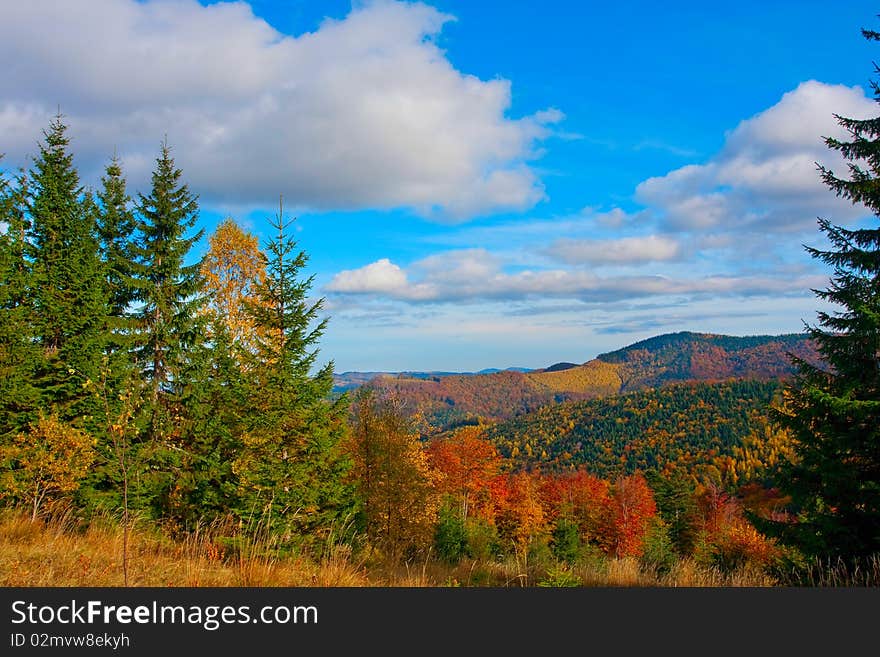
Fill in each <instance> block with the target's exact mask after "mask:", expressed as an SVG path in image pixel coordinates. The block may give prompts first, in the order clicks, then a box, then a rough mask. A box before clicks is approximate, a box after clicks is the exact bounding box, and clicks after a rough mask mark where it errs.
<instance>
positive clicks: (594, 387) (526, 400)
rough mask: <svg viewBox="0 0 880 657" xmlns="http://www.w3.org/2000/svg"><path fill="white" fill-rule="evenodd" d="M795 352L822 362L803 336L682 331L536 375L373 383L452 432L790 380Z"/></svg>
mask: <svg viewBox="0 0 880 657" xmlns="http://www.w3.org/2000/svg"><path fill="white" fill-rule="evenodd" d="M789 352H790V353H793V354H795V355H797V356H799V357H801V358H805V359H807V360H809V361H813V362H816V361H818V355H817V352H816V350H815V348H814V347H813V345H812V343H811V342H810V341H809V340H808V339H807V338H806V336H805V335H801V334H791V335H777V336H772V335H764V336H748V337H735V336H727V335H715V334H707V333H689V332H682V333H671V334H667V335H661V336H657V337H654V338H650V339H648V340H643V341H641V342H637V343H635V344H632V345H629V346H627V347H624V348H623V349H619V350H617V351H613V352H609V353H606V354H601V355H600V356H598V357H597V358H595V359H593V360H591V361H589V362H587V363H584V364H582V365H573V364H570V363H558V364H556V365H553V366H550V367H548V368H547V369H545V370H535V371H531V372H520V371H514V370H505V371H503V372H495V373H491V374H470V375H450V376H431V377H416V376H407V375H397V376H381V377H377V378H373V379H372V380H371V381H370V383H369V385H371V386H372V387H375V388H377V389H380V390H384V391H386V392H389V393H392V394H394V395H396V396H398V397H399V398H401V399H402V400H403V401H404V402H406V403H407V404H408V405H409V407H410V409H411V410H414V411H415V410H417V411H419V412H421V413H422V414H423V415H424V416H425V417H426V419H427V420H428V421H429V422H431V423H432V425H434V426H436V427H440V428H448V427H450V426H454V425H455V424H458V423H462V422H468V421H472V420H474V419H475V418H476V417H477V416H479V417H480V418H483V419H486V420H491V421H499V420H506V419H510V418H513V417H515V416H517V415H520V414H523V413H528V412H531V411H534V410H537V409H538V408H541V407H543V406H547V405H549V404H554V403H558V402H563V401H580V400H587V399H594V398H597V397H607V396H609V395H615V394H618V393H622V392H631V391H636V390H641V389H645V388H649V387H656V386H663V385H667V384H671V383H676V382H695V381H724V380H728V379H754V380H759V381H773V380H778V379H783V378H785V377H788V376H790V375H791V374H792V373H793V368H792V366H791V363H790V361H789V358H788V355H787V354H788V353H789ZM569 365H572V366H569Z"/></svg>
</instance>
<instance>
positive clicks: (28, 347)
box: [0, 172, 40, 442]
mask: <svg viewBox="0 0 880 657" xmlns="http://www.w3.org/2000/svg"><path fill="white" fill-rule="evenodd" d="M27 204H28V181H27V174H26V173H25V172H21V173H20V174H19V175H18V176H17V177H16V178H15V179H14V180H13V181H12V183H11V184H10V182H9V181H7V180H6V179H5V178H0V442H3V440H4V439H9V438H11V437H12V436H15V435H16V434H17V433H18V432H20V431H23V430H24V429H25V428H26V427H27V426H28V425H29V424H30V423H31V422H34V421H36V419H37V417H38V413H39V408H40V400H39V393H38V391H37V389H36V388H35V387H34V385H33V380H34V371H35V368H36V365H37V354H38V352H37V349H36V348H35V346H34V340H33V321H32V306H31V303H30V286H31V283H30V274H31V268H30V262H29V260H28V258H27V233H28V230H29V228H30V219H29V215H28V211H27Z"/></svg>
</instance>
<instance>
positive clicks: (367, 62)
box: [0, 0, 880, 371]
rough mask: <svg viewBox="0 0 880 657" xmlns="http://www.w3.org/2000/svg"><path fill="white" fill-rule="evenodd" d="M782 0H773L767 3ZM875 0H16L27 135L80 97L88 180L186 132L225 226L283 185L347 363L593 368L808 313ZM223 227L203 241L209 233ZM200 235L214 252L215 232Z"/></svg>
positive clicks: (9, 144)
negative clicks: (841, 120)
mask: <svg viewBox="0 0 880 657" xmlns="http://www.w3.org/2000/svg"><path fill="white" fill-rule="evenodd" d="M767 5H770V6H767ZM876 13H877V12H876V7H873V6H872V5H871V3H868V2H863V1H861V0H852V1H850V2H847V3H844V6H832V5H831V4H830V3H828V2H813V1H811V0H799V1H794V0H792V1H783V0H778V1H774V2H772V3H766V2H751V1H743V2H738V3H735V4H734V5H732V6H722V5H718V4H717V3H707V2H675V3H656V2H635V1H631V2H627V1H620V2H615V3H592V2H561V1H556V0H545V1H544V2H540V3H538V2H465V1H451V0H449V1H446V0H438V1H436V2H426V3H409V2H391V1H378V2H355V3H353V4H352V3H350V2H341V1H336V0H330V1H326V0H325V1H309V0H292V1H288V2H282V1H274V2H273V1H268V0H254V1H253V2H251V3H249V4H248V3H202V4H199V3H197V2H195V1H194V0H179V1H177V0H164V1H158V0H144V1H141V2H135V1H134V0H92V1H90V2H79V3H58V2H51V1H48V0H35V1H33V2H28V3H4V4H3V6H2V7H0V57H2V59H3V61H5V62H7V66H4V67H3V69H2V70H0V151H2V152H5V153H6V154H7V156H6V159H5V160H4V163H5V165H6V166H7V167H14V166H19V165H22V164H24V165H26V164H27V161H28V157H29V156H32V155H33V154H34V153H35V151H36V143H37V140H38V139H39V136H40V130H41V129H42V128H43V127H45V126H46V125H47V123H48V121H49V119H50V117H51V115H52V114H54V112H55V110H56V108H57V107H58V106H59V104H60V106H61V108H62V111H63V113H64V114H65V116H66V117H67V121H68V123H69V124H70V135H71V138H72V141H73V149H74V151H75V153H76V162H77V166H78V167H79V169H80V171H81V174H82V177H83V180H84V182H86V183H87V184H94V182H95V181H96V180H97V179H98V177H99V176H100V171H101V168H102V167H103V166H104V164H105V163H106V160H107V158H108V156H109V155H110V154H111V153H112V152H113V151H114V149H115V150H116V151H117V152H118V153H119V154H120V156H121V158H122V161H123V165H124V167H125V170H126V172H127V176H128V179H129V182H130V186H131V187H132V189H133V190H144V189H145V186H146V184H147V181H148V178H149V172H150V170H151V168H152V164H153V160H154V158H155V156H156V154H157V151H158V145H159V143H160V142H161V140H162V138H163V136H164V135H167V136H168V140H169V142H170V144H171V145H172V148H173V152H174V155H175V158H176V161H177V163H178V164H179V165H180V166H181V168H182V169H183V173H184V178H185V180H186V181H187V182H188V184H189V185H190V187H191V189H192V190H193V191H194V192H196V193H197V194H198V195H199V198H200V202H201V207H202V225H203V226H204V227H205V228H206V229H207V230H208V232H210V231H211V230H212V229H213V227H214V226H215V225H216V223H217V221H218V220H219V219H221V218H222V217H224V216H227V215H229V216H232V217H233V218H235V219H236V220H237V221H239V223H241V225H243V226H244V227H245V228H247V229H248V230H250V231H252V232H254V233H256V234H258V235H260V236H261V237H263V238H266V237H268V224H267V219H268V217H270V216H271V215H272V214H273V213H274V212H275V210H276V208H277V199H278V196H279V195H282V194H283V196H284V198H285V206H286V210H287V212H288V213H289V215H290V216H296V217H297V221H296V227H297V239H298V240H299V245H300V246H301V248H303V249H305V250H306V251H307V252H308V254H309V256H310V261H309V266H308V271H307V272H305V273H307V274H314V276H315V279H314V280H315V283H314V288H313V291H314V293H315V295H316V296H323V297H324V298H325V302H326V312H327V314H328V315H329V316H330V323H329V327H328V330H327V333H326V334H325V336H324V338H323V340H322V343H321V355H322V357H323V358H324V359H331V358H332V359H333V360H334V361H335V365H336V369H337V371H345V370H355V369H357V370H405V369H410V370H431V369H433V370H462V371H464V370H478V369H481V368H485V367H508V366H522V367H543V366H546V365H549V364H551V363H554V362H558V361H562V360H565V361H574V362H583V361H586V360H588V359H589V358H592V357H594V356H595V355H596V354H598V353H601V352H603V351H608V350H612V349H615V348H618V347H620V346H623V345H625V344H628V343H631V342H634V341H636V340H639V339H643V338H645V337H649V336H651V335H656V334H659V333H665V332H671V331H678V330H692V331H707V332H719V333H729V334H736V335H746V334H758V333H784V332H794V331H799V330H800V329H801V327H802V321H804V320H806V321H812V320H813V318H814V317H815V311H816V309H817V308H818V302H817V300H816V299H815V297H814V296H813V294H812V293H811V292H810V288H811V287H821V286H823V285H824V284H825V282H826V281H827V277H828V271H827V270H826V269H825V268H823V267H822V266H821V265H819V264H817V263H816V262H813V261H812V260H811V259H810V258H809V257H807V256H806V255H805V254H804V252H803V248H802V244H804V243H807V244H812V245H821V236H820V235H819V234H818V232H817V230H816V223H815V222H816V217H817V216H824V217H828V218H829V219H831V220H832V221H835V222H836V223H840V224H845V225H867V224H870V223H871V222H876V219H874V218H871V217H867V216H865V212H864V211H863V210H862V209H861V208H854V207H852V206H851V205H849V204H848V203H847V202H845V201H841V200H840V199H836V198H835V197H834V196H833V195H832V194H831V193H830V192H828V190H827V189H825V188H824V187H823V186H822V185H821V183H820V182H819V180H818V176H817V175H816V171H815V164H814V163H815V162H816V161H821V162H823V163H826V164H828V165H830V166H832V167H834V168H835V169H840V167H841V166H842V163H841V162H840V161H839V160H837V159H835V158H834V157H833V156H832V154H831V153H830V152H829V151H828V150H827V149H826V148H825V147H824V146H823V145H822V142H821V139H820V137H821V136H822V135H836V134H839V131H838V128H837V127H836V125H835V122H834V119H833V116H832V115H833V113H839V114H843V115H848V116H858V117H861V118H864V117H867V116H873V115H875V114H876V103H875V102H874V100H873V98H872V96H871V93H870V88H869V82H870V80H871V79H872V75H873V68H872V61H873V60H874V59H878V55H877V48H878V45H877V44H874V43H870V42H868V41H866V40H865V39H863V38H862V37H861V35H860V33H859V29H860V28H861V27H871V28H880V19H877V18H876V15H875V14H876ZM202 248H204V247H202ZM194 255H198V254H194Z"/></svg>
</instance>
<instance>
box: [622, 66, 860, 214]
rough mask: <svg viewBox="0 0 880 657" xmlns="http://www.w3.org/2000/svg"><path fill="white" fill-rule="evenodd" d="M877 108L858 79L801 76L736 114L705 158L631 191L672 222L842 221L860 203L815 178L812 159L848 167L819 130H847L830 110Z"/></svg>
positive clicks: (835, 133)
mask: <svg viewBox="0 0 880 657" xmlns="http://www.w3.org/2000/svg"><path fill="white" fill-rule="evenodd" d="M876 111H877V106H876V103H875V102H874V101H873V100H869V99H868V98H866V97H865V95H864V92H863V90H862V89H861V88H859V87H846V86H843V85H830V84H824V83H821V82H817V81H814V80H811V81H808V82H803V83H801V84H800V85H799V86H798V87H797V88H796V89H794V90H793V91H790V92H788V93H786V94H785V95H784V96H783V97H782V99H781V100H780V101H779V102H778V103H777V104H776V105H774V106H773V107H771V108H769V109H767V110H765V111H763V112H760V113H759V114H757V115H755V116H754V117H752V118H750V119H746V120H745V121H742V122H741V123H740V124H739V125H738V126H737V127H736V128H735V129H734V130H733V131H732V132H731V133H730V134H729V135H728V136H727V139H726V142H725V145H724V147H723V148H722V150H721V151H720V152H719V153H718V154H717V155H716V156H715V157H713V158H712V159H711V160H710V161H709V162H707V163H705V164H700V165H693V164H692V165H688V166H685V167H681V168H679V169H676V170H674V171H672V172H670V173H668V174H666V175H665V176H660V177H656V178H649V179H648V180H646V181H644V182H642V183H641V184H640V185H639V186H638V188H637V189H636V198H637V199H638V200H639V201H640V202H641V203H643V204H645V205H646V206H648V207H649V208H650V209H651V211H652V213H653V214H654V215H655V216H657V217H658V218H659V219H660V220H661V221H662V223H663V224H664V225H665V226H666V227H667V228H668V229H671V230H699V231H705V230H713V231H718V230H721V231H725V230H731V231H740V230H742V229H748V230H755V231H768V230H769V231H795V230H802V229H806V228H815V225H816V216H817V215H818V216H828V217H829V218H830V219H832V220H833V221H835V222H837V223H845V222H847V221H850V220H852V219H855V218H857V217H859V216H863V215H864V214H865V211H864V208H860V207H854V206H852V205H851V204H850V203H849V202H848V201H846V200H844V199H839V198H837V197H836V196H835V195H834V194H833V193H831V192H830V191H829V190H828V188H827V187H826V186H825V185H824V184H823V183H822V182H821V180H820V178H819V175H818V173H817V171H816V162H820V163H823V164H825V165H826V166H830V167H831V168H833V169H835V170H836V171H837V172H838V173H840V174H846V169H845V165H844V162H843V160H842V159H841V158H840V157H839V156H838V155H837V154H836V153H833V152H832V151H830V150H829V149H828V148H827V147H826V146H825V144H824V142H823V140H822V137H824V136H831V137H844V138H845V137H847V134H846V132H845V131H844V130H843V129H842V128H841V127H840V126H839V125H838V124H837V122H836V120H835V119H834V114H839V115H842V116H849V117H853V118H868V117H871V116H874V115H875V114H876Z"/></svg>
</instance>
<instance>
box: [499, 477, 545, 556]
mask: <svg viewBox="0 0 880 657" xmlns="http://www.w3.org/2000/svg"><path fill="white" fill-rule="evenodd" d="M542 483H543V482H542V478H541V477H540V475H537V474H534V473H530V472H517V473H515V474H511V475H508V476H506V477H498V478H496V480H495V482H494V484H493V491H494V493H495V500H496V516H495V524H496V526H497V527H498V533H499V535H500V536H501V538H502V539H504V540H506V541H508V542H510V543H511V544H512V545H513V548H514V550H515V551H516V552H517V554H518V555H519V556H520V557H521V558H522V559H523V560H524V561H525V560H526V559H527V555H528V548H529V546H530V545H531V544H532V542H533V541H540V540H543V539H545V538H546V537H547V536H548V534H549V523H548V520H549V519H548V517H547V514H546V513H545V510H544V504H543V503H542V502H543V498H542V494H541V491H542V487H543V486H542Z"/></svg>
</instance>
